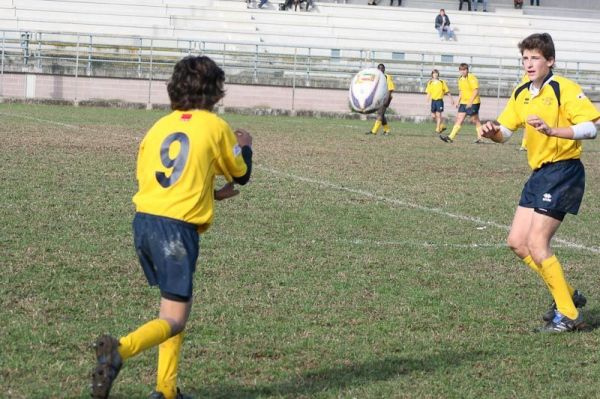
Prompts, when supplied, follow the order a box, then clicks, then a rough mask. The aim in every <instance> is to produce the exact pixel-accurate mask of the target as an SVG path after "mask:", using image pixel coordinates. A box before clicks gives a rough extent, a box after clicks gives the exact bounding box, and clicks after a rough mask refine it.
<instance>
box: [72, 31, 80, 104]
mask: <svg viewBox="0 0 600 399" xmlns="http://www.w3.org/2000/svg"><path fill="white" fill-rule="evenodd" d="M79 39H80V35H77V48H76V50H75V100H74V101H73V105H75V106H76V107H77V106H79V98H78V97H79V90H78V88H77V86H78V83H79V80H78V78H79Z"/></svg>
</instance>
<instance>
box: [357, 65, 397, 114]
mask: <svg viewBox="0 0 600 399" xmlns="http://www.w3.org/2000/svg"><path fill="white" fill-rule="evenodd" d="M387 93H388V90H387V81H386V78H385V75H384V74H383V73H382V72H381V71H380V70H379V69H377V68H367V69H363V70H362V71H360V72H359V73H357V74H356V75H354V78H352V83H351V84H350V90H349V93H348V99H349V100H350V106H351V107H352V109H353V110H355V111H356V112H360V113H363V114H369V113H372V112H375V111H377V110H378V109H379V108H380V107H381V106H382V105H383V103H384V102H385V99H386V96H387Z"/></svg>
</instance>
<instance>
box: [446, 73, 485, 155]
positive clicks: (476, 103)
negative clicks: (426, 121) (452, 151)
mask: <svg viewBox="0 0 600 399" xmlns="http://www.w3.org/2000/svg"><path fill="white" fill-rule="evenodd" d="M458 71H459V72H460V77H459V78H458V90H459V95H458V104H457V105H458V113H457V114H456V121H455V122H454V127H453V128H452V132H450V134H449V135H448V136H444V135H441V136H440V139H442V140H443V141H445V142H446V143H452V142H453V141H454V139H455V138H456V135H457V134H458V132H459V131H460V129H461V127H462V124H463V122H464V121H465V118H466V117H467V116H469V117H470V118H471V122H473V123H474V124H475V130H476V132H477V139H476V140H475V143H482V142H483V141H482V140H481V121H480V120H479V107H480V106H481V99H480V98H479V80H478V79H477V77H476V76H475V75H473V74H472V73H469V66H468V65H467V64H465V63H462V64H460V65H459V67H458Z"/></svg>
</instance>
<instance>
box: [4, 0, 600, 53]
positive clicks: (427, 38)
mask: <svg viewBox="0 0 600 399" xmlns="http://www.w3.org/2000/svg"><path fill="white" fill-rule="evenodd" d="M338 1H340V3H336V2H334V1H333V0H332V1H331V2H317V4H316V7H315V9H314V10H311V12H293V11H283V12H282V11H278V10H277V4H276V3H268V4H267V6H266V7H265V9H256V8H250V9H248V8H247V6H246V3H245V2H244V1H241V0H233V1H231V0H198V1H184V0H150V1H142V0H122V1H120V0H93V1H92V0H85V1H70V0H60V1H50V0H0V22H1V23H2V28H3V29H18V30H46V31H61V32H81V33H90V34H119V35H139V36H146V37H149V36H154V37H171V38H183V39H194V40H200V41H212V42H221V41H229V42H240V43H256V44H264V45H278V44H281V45H283V44H285V45H291V46H301V47H320V48H332V49H341V50H342V51H343V49H376V50H381V51H389V52H396V53H415V52H422V51H427V52H433V53H440V54H463V55H471V56H483V57H485V56H493V57H496V56H499V57H507V58H511V57H514V58H518V52H517V50H516V45H517V43H518V41H519V40H520V39H522V38H523V37H524V36H526V35H528V34H530V33H533V32H539V31H547V30H549V31H550V32H551V33H552V35H553V37H554V39H555V41H556V45H557V51H558V53H559V54H560V58H562V59H565V60H578V61H586V62H594V61H598V60H600V56H599V55H598V54H600V42H599V41H598V40H596V37H597V36H598V34H600V25H599V24H598V23H597V20H594V19H588V18H569V17H564V16H563V15H564V14H565V13H566V11H567V10H569V11H571V12H573V11H576V12H579V13H585V14H586V15H589V14H590V12H597V11H595V10H594V9H593V8H590V9H589V10H583V9H580V8H577V7H573V5H571V7H569V8H568V9H564V8H558V7H550V6H547V5H546V3H550V0H544V7H525V8H524V9H523V10H514V9H513V8H512V0H490V5H489V8H490V10H489V12H487V13H483V12H478V13H474V12H472V13H469V12H465V11H463V12H458V11H454V10H455V9H456V8H457V7H458V6H457V2H456V1H455V0H435V1H431V2H423V1H421V0H405V1H404V5H403V6H402V7H389V6H385V5H384V4H387V0H381V2H382V3H381V4H380V5H379V6H375V7H373V6H368V5H366V1H363V0H344V2H343V3H342V0H338ZM574 2H579V3H581V4H582V6H584V5H590V7H591V6H592V3H591V2H586V0H572V1H571V4H574ZM556 3H557V4H562V3H560V2H558V1H556ZM423 7H425V8H423ZM439 7H445V8H446V9H447V10H448V14H449V16H450V18H451V21H452V25H453V26H454V28H455V32H456V36H457V39H458V40H457V41H456V42H440V41H439V39H438V37H437V33H436V32H435V30H434V29H433V20H434V18H435V15H436V14H437V8H439ZM534 9H535V10H534ZM541 10H543V11H541ZM533 11H535V12H546V13H551V14H552V15H528V14H525V13H527V12H533ZM559 15H560V16H559ZM549 27H552V29H549Z"/></svg>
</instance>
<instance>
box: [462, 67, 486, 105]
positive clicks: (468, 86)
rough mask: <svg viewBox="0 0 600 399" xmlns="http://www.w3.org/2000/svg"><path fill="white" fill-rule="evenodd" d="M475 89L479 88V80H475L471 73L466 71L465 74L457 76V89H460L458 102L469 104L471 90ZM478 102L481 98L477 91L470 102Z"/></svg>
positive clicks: (471, 94)
mask: <svg viewBox="0 0 600 399" xmlns="http://www.w3.org/2000/svg"><path fill="white" fill-rule="evenodd" d="M477 89H479V80H477V77H476V76H475V75H473V74H472V73H467V76H465V77H463V76H461V77H460V78H458V90H459V91H460V99H459V100H458V101H459V104H469V101H471V97H472V96H473V92H474V91H475V90H477ZM480 102H481V99H480V98H479V93H478V94H477V96H475V98H474V99H473V102H472V104H479V103H480Z"/></svg>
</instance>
